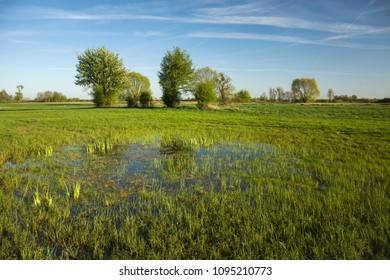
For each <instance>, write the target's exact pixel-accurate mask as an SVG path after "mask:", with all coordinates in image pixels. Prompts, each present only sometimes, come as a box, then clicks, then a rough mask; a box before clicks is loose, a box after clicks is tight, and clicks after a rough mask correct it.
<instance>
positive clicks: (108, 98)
mask: <svg viewBox="0 0 390 280" xmlns="http://www.w3.org/2000/svg"><path fill="white" fill-rule="evenodd" d="M77 58H78V61H79V63H78V64H77V65H76V70H77V74H76V76H75V77H76V81H75V83H76V85H80V86H83V87H86V88H89V89H90V94H91V96H92V97H93V101H94V102H95V104H96V105H97V106H98V107H102V106H107V105H112V104H114V103H115V101H116V99H117V96H118V95H119V94H120V93H121V92H122V91H123V89H124V88H125V86H126V78H127V70H126V68H125V67H124V65H123V62H122V60H121V59H120V58H119V55H118V54H115V53H113V52H111V51H109V50H107V49H106V48H105V47H102V48H96V49H87V50H86V51H85V52H84V53H83V54H81V55H79V56H78V57H77Z"/></svg>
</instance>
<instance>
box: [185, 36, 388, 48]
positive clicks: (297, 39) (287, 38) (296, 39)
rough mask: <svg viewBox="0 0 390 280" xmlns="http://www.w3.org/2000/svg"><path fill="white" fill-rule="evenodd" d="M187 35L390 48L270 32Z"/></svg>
mask: <svg viewBox="0 0 390 280" xmlns="http://www.w3.org/2000/svg"><path fill="white" fill-rule="evenodd" d="M187 36H188V37H195V38H208V39H237V40H257V41H270V42H280V43H290V44H309V45H324V46H333V47H343V48H353V49H390V46H387V45H372V44H371V45H367V44H357V43H350V42H340V41H327V40H315V39H307V38H300V37H295V36H282V35H270V34H254V33H239V32H236V33H220V32H192V33H189V34H187Z"/></svg>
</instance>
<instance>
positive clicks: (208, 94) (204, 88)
mask: <svg viewBox="0 0 390 280" xmlns="http://www.w3.org/2000/svg"><path fill="white" fill-rule="evenodd" d="M194 95H195V99H196V101H198V104H197V106H198V107H199V108H204V107H205V106H207V105H208V104H210V103H212V102H214V101H216V100H217V95H216V94H215V92H214V84H213V83H211V82H202V83H199V84H198V85H197V86H196V89H195V92H194Z"/></svg>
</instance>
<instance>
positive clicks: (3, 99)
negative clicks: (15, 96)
mask: <svg viewBox="0 0 390 280" xmlns="http://www.w3.org/2000/svg"><path fill="white" fill-rule="evenodd" d="M11 101H12V96H11V95H8V93H7V92H6V91H5V89H3V90H2V91H0V103H8V102H11Z"/></svg>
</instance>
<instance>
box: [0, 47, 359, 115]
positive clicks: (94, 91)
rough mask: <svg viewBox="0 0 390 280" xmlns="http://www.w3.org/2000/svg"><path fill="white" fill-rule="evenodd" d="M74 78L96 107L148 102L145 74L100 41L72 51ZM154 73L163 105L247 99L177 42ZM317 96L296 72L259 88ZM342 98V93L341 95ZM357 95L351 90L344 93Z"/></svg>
mask: <svg viewBox="0 0 390 280" xmlns="http://www.w3.org/2000/svg"><path fill="white" fill-rule="evenodd" d="M77 58H78V64H77V65H76V71H77V74H76V75H75V78H76V80H75V84H76V85H80V86H83V87H84V88H86V89H87V90H88V93H89V94H90V95H91V96H92V98H93V102H94V103H95V104H96V105H97V106H98V107H103V106H111V105H113V104H114V103H115V102H116V101H117V100H118V99H120V100H123V101H126V102H127V105H128V106H129V107H148V106H151V104H152V101H153V98H152V91H151V89H150V80H149V78H148V77H146V76H143V75H142V74H140V73H137V72H132V71H129V70H127V69H126V68H125V66H124V64H123V61H122V59H121V58H120V57H119V55H118V54H116V53H113V52H111V51H109V50H108V49H106V48H105V47H101V48H93V49H87V50H86V51H85V52H84V53H82V54H80V55H78V57H77ZM157 76H158V78H159V84H160V87H161V91H162V101H163V102H164V104H165V105H166V106H167V107H176V106H177V105H178V104H180V101H181V100H182V99H183V96H188V95H189V94H191V95H193V96H194V98H195V100H196V101H197V105H198V107H200V108H204V107H207V106H209V104H211V103H213V102H216V101H217V102H218V103H219V104H222V105H224V104H229V103H231V102H241V103H247V102H250V101H251V95H250V93H249V91H248V90H246V89H242V90H239V91H237V92H236V88H235V87H234V85H233V83H232V79H231V78H230V77H229V76H228V75H227V74H225V73H223V72H218V71H216V70H214V69H211V68H210V67H203V68H200V69H195V66H194V64H193V61H192V59H191V56H190V54H189V53H187V52H186V51H185V50H182V49H180V48H179V47H174V48H173V50H172V51H167V52H166V53H165V55H164V57H163V59H162V61H161V64H160V71H158V73H157ZM17 89H18V91H17V92H16V93H15V97H14V98H12V97H11V96H10V95H8V94H7V93H6V92H5V90H3V91H1V92H0V102H11V101H12V100H14V101H16V102H20V101H21V100H22V99H23V93H22V90H23V86H22V85H19V86H17ZM319 96H320V90H319V88H318V85H317V82H316V80H315V79H314V78H297V79H294V80H293V81H292V84H291V91H284V89H283V88H282V87H276V88H270V90H269V96H267V95H266V94H265V93H263V94H262V96H261V97H260V98H259V99H260V101H272V102H275V101H279V102H303V103H305V102H313V101H315V100H316V99H317V98H318V97H319ZM327 96H328V98H329V101H337V100H345V99H346V98H347V97H345V96H336V95H334V92H333V89H329V90H328V92H327ZM347 99H348V98H347ZM67 100H68V99H67V98H66V96H64V95H63V94H61V93H59V92H56V91H54V92H51V91H45V92H40V93H38V95H37V98H36V99H35V101H37V102H64V101H67ZM348 100H352V101H355V100H357V97H356V96H352V97H351V98H350V99H348Z"/></svg>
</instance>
